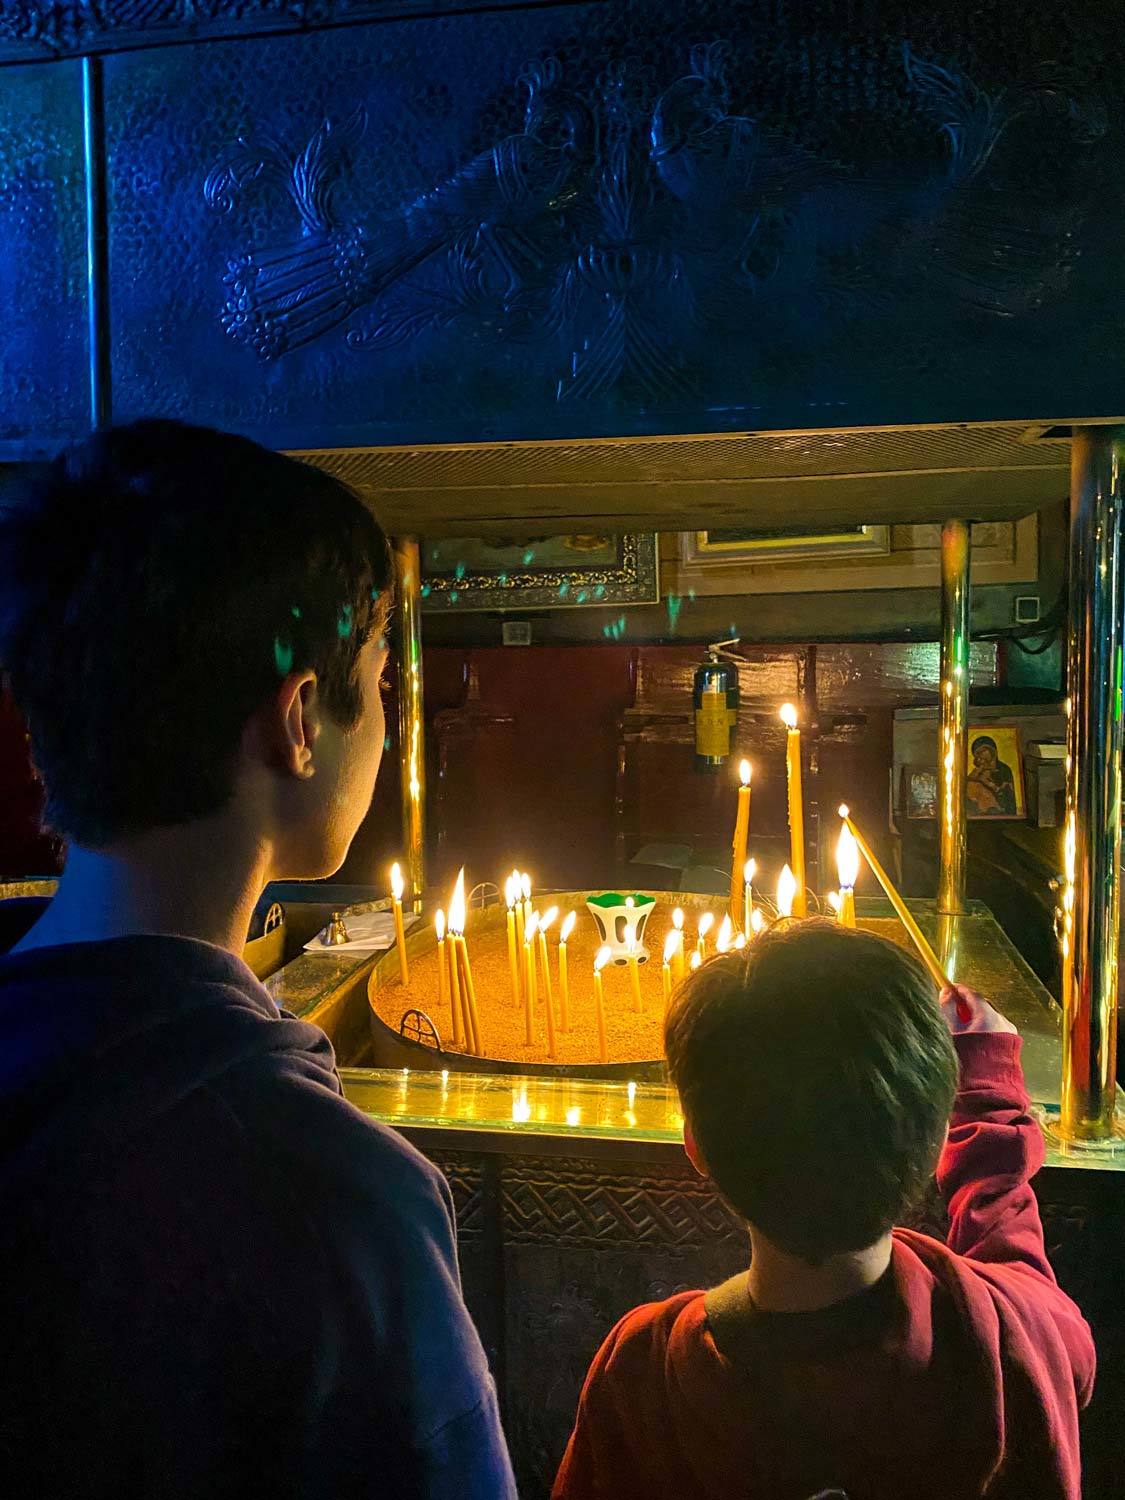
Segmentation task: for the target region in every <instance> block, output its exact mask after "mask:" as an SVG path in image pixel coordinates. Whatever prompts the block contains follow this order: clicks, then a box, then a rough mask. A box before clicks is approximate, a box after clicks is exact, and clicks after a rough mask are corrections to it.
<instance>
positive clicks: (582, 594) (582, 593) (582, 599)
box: [578, 589, 590, 604]
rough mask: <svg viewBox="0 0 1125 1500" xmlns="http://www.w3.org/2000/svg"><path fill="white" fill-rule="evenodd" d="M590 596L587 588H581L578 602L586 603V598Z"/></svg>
mask: <svg viewBox="0 0 1125 1500" xmlns="http://www.w3.org/2000/svg"><path fill="white" fill-rule="evenodd" d="M589 597H590V596H589V594H587V592H586V590H585V589H579V590H578V602H579V604H585V603H586V600H587V599H588V598H589Z"/></svg>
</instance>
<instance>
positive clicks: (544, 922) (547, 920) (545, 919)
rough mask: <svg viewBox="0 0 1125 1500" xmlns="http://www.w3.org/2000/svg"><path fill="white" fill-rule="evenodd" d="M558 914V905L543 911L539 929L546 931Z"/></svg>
mask: <svg viewBox="0 0 1125 1500" xmlns="http://www.w3.org/2000/svg"><path fill="white" fill-rule="evenodd" d="M558 914H559V909H558V907H557V906H549V907H548V908H547V910H546V911H545V912H544V913H543V915H542V916H541V917H540V918H539V931H540V932H546V931H547V928H548V927H550V925H551V923H552V922H553V921H554V920H555V918H556V917H557V916H558Z"/></svg>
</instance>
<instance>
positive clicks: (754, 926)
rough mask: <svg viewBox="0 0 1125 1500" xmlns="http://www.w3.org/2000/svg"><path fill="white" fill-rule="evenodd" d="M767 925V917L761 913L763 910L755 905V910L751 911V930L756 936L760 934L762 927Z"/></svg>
mask: <svg viewBox="0 0 1125 1500" xmlns="http://www.w3.org/2000/svg"><path fill="white" fill-rule="evenodd" d="M765 925H766V919H765V917H763V916H762V914H761V912H760V911H759V910H758V908H757V907H755V908H754V910H753V911H752V912H751V913H750V927H751V930H752V931H753V933H754V936H755V937H757V936H758V934H759V932H761V930H762V928H763V927H764V926H765Z"/></svg>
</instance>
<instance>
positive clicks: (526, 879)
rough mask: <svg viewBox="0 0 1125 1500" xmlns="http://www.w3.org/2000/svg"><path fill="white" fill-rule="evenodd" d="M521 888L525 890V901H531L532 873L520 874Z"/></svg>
mask: <svg viewBox="0 0 1125 1500" xmlns="http://www.w3.org/2000/svg"><path fill="white" fill-rule="evenodd" d="M520 890H521V891H522V892H523V899H524V900H525V901H530V900H531V876H530V875H521V876H520Z"/></svg>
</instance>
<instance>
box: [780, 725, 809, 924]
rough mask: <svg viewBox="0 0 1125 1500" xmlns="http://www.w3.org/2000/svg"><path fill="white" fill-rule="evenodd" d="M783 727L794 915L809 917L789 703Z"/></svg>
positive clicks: (796, 741)
mask: <svg viewBox="0 0 1125 1500" xmlns="http://www.w3.org/2000/svg"><path fill="white" fill-rule="evenodd" d="M781 718H782V721H783V723H784V724H785V729H786V734H785V771H786V780H787V782H788V785H789V864H790V867H791V868H792V871H793V879H794V880H795V881H796V886H797V888H796V890H795V891H794V893H793V915H794V916H795V917H803V916H806V915H807V914H808V908H807V906H806V903H805V801H804V794H803V791H802V787H801V731H800V730H799V729H798V728H797V710H796V709H795V708H794V707H793V705H792V703H785V704H783V705H782V708H781Z"/></svg>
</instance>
